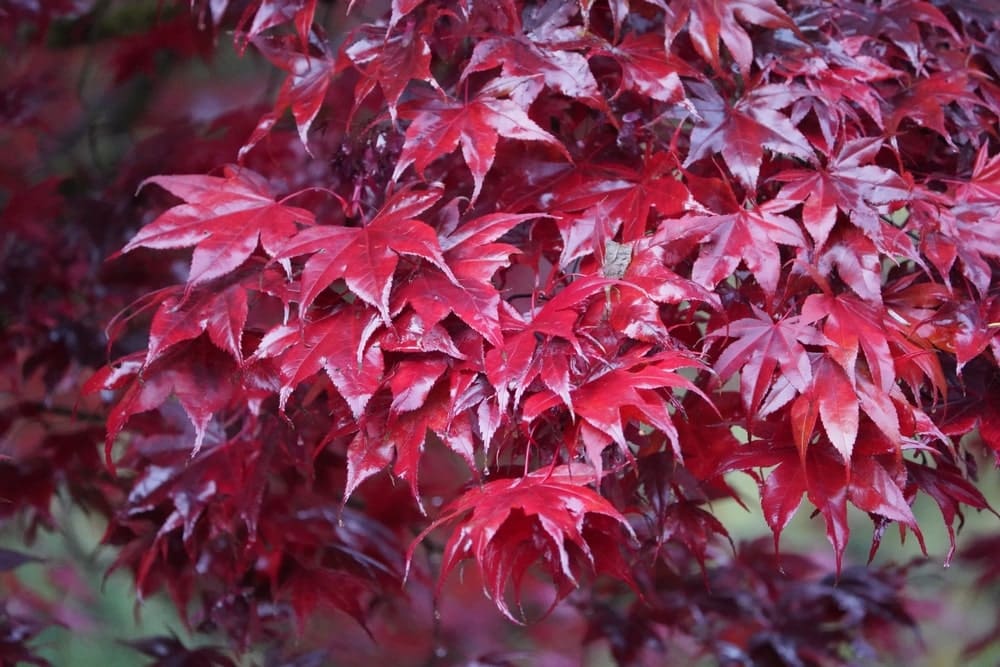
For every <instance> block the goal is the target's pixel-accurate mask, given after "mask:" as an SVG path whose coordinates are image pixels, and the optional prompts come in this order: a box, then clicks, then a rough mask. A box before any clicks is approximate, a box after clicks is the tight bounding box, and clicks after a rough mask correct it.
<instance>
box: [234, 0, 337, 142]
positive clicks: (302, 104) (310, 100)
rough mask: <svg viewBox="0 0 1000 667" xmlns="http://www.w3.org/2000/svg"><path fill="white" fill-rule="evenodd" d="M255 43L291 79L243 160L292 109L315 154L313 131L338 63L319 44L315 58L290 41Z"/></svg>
mask: <svg viewBox="0 0 1000 667" xmlns="http://www.w3.org/2000/svg"><path fill="white" fill-rule="evenodd" d="M313 4H315V1H313ZM252 41H253V44H254V46H256V47H257V49H258V50H259V51H260V52H261V53H263V54H264V56H265V57H266V58H267V59H268V60H270V61H271V62H272V63H274V64H275V65H276V66H277V67H280V68H281V69H283V70H284V71H286V72H288V77H287V78H286V79H285V82H284V83H283V84H282V85H281V90H279V91H278V99H277V100H276V101H275V104H274V111H272V112H270V113H267V114H265V115H264V116H262V117H261V119H260V120H259V121H258V122H257V127H256V128H255V129H254V131H253V134H251V135H250V138H249V139H247V141H246V143H245V144H243V146H242V147H241V148H240V152H239V158H240V160H242V159H243V157H244V156H245V155H246V154H247V153H248V152H249V151H250V150H251V149H252V148H253V147H254V146H256V145H257V144H258V143H260V141H261V140H262V139H263V138H264V137H265V136H267V133H268V132H270V131H271V128H273V127H274V125H275V123H277V122H278V120H279V119H280V118H281V114H283V113H284V112H285V109H289V108H290V109H291V110H292V116H293V117H294V118H295V125H296V127H297V128H298V131H299V139H300V140H301V141H302V145H303V146H304V147H305V149H306V151H309V152H310V153H311V151H310V148H309V128H310V127H312V123H313V121H314V120H315V119H316V115H317V114H318V113H319V110H320V107H321V106H322V105H323V101H324V99H325V98H326V91H327V89H328V88H329V87H330V77H331V75H332V74H333V72H334V71H335V69H336V62H335V60H334V59H333V57H331V55H330V53H329V52H328V51H327V49H326V45H325V43H318V46H317V50H318V54H317V55H312V54H311V53H310V52H306V53H303V52H301V51H299V50H297V49H296V48H293V44H292V42H291V40H290V39H277V38H274V39H264V38H262V37H254V38H253V39H252ZM310 45H313V46H316V45H317V41H316V40H310Z"/></svg>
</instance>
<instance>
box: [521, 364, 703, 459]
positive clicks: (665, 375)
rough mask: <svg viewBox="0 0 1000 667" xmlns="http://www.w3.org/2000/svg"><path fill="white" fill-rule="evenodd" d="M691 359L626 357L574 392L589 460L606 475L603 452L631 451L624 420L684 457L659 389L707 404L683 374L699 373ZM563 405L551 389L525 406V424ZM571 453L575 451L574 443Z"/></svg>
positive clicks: (534, 396)
mask: <svg viewBox="0 0 1000 667" xmlns="http://www.w3.org/2000/svg"><path fill="white" fill-rule="evenodd" d="M699 366H700V364H699V363H698V362H697V361H696V360H695V359H693V358H692V357H691V356H690V355H688V354H685V353H682V352H675V351H664V352H660V353H658V354H656V355H653V356H650V357H637V356H634V355H633V356H632V357H631V358H629V357H626V358H624V359H621V360H618V361H617V363H615V364H614V366H612V367H611V368H610V369H609V370H606V371H603V372H598V374H596V375H595V377H592V378H590V379H588V380H587V381H586V382H582V383H580V384H578V385H577V386H576V387H574V388H573V389H572V390H571V391H570V397H571V400H572V413H573V414H575V415H576V416H578V417H580V418H581V420H582V421H581V423H580V427H579V428H580V439H581V440H582V441H583V445H584V449H585V451H586V454H587V459H588V460H589V462H590V463H591V465H593V466H594V468H595V470H597V472H598V475H600V474H601V470H602V465H601V453H602V452H603V451H604V449H605V448H606V447H607V446H608V445H609V444H611V443H615V444H616V445H618V446H619V447H620V448H621V449H622V450H623V451H627V450H628V442H627V440H626V438H625V430H624V427H623V423H622V418H623V417H625V418H626V419H629V418H634V419H636V420H638V421H642V422H644V423H646V424H649V425H651V426H653V427H654V428H656V429H657V430H659V431H660V432H662V433H664V434H665V435H666V436H667V438H668V439H669V440H670V442H671V444H672V446H673V449H674V454H675V456H677V457H678V458H681V451H680V442H679V440H678V436H677V428H676V427H675V426H674V423H673V418H672V417H671V415H670V411H669V410H668V408H667V400H666V399H665V398H664V397H663V396H662V395H661V394H660V390H663V389H668V390H673V389H685V390H687V391H691V392H694V393H695V394H698V395H700V396H702V398H704V400H706V401H708V398H707V397H706V396H704V394H702V393H701V390H700V389H699V388H698V387H696V386H695V385H694V384H693V383H692V382H691V381H689V380H688V379H687V378H685V377H684V376H683V375H681V374H680V373H678V372H677V371H678V369H680V368H698V367H699ZM562 402H563V399H562V397H560V396H559V395H558V394H557V393H556V392H554V391H552V390H550V389H546V390H543V391H540V392H538V393H536V394H533V395H532V396H531V397H530V398H528V399H527V400H526V401H525V402H524V409H523V411H522V419H523V420H524V421H525V422H526V423H529V424H530V423H531V422H534V421H535V420H536V419H538V418H539V416H541V414H542V413H543V412H545V411H546V410H548V409H550V408H553V407H555V406H557V405H559V404H561V403H562ZM570 445H571V451H572V449H573V448H574V447H575V445H574V444H573V443H570Z"/></svg>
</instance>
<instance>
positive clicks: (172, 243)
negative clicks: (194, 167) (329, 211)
mask: <svg viewBox="0 0 1000 667" xmlns="http://www.w3.org/2000/svg"><path fill="white" fill-rule="evenodd" d="M146 183H155V184H156V185H159V186H160V187H162V188H163V189H165V190H166V191H168V192H169V193H170V194H172V195H174V196H176V197H179V198H180V199H183V200H184V202H185V203H184V204H181V205H178V206H174V207H173V208H171V209H169V210H167V211H166V212H165V213H163V214H162V215H161V216H160V217H158V218H157V219H156V220H154V221H153V222H151V223H149V224H148V225H146V226H145V227H143V228H142V229H140V230H139V233H138V234H136V235H135V236H134V237H133V238H132V240H131V241H129V242H128V243H127V244H126V245H125V247H124V248H123V249H122V253H127V252H130V251H132V250H135V249H136V248H157V249H163V248H187V247H190V246H194V247H195V249H194V255H193V256H192V258H191V271H190V273H189V274H188V278H187V282H188V285H197V284H199V283H203V282H206V281H208V280H211V279H213V278H218V277H219V276H223V275H225V274H227V273H229V272H230V271H233V270H235V269H236V268H238V267H239V266H240V265H241V264H243V262H245V261H246V260H247V258H249V257H250V255H251V254H253V252H254V250H256V249H257V242H258V240H259V241H260V244H261V245H262V246H263V248H264V251H265V252H266V253H267V254H268V255H270V256H271V257H274V256H275V255H276V254H277V252H278V250H279V249H280V248H281V247H282V246H283V245H284V243H285V241H286V240H287V239H288V238H289V237H291V236H293V235H294V234H295V233H296V231H298V227H297V225H296V223H297V222H301V223H304V224H312V223H313V222H314V216H313V214H312V212H310V211H307V210H305V209H301V208H295V207H292V206H287V205H285V204H283V203H280V202H276V201H275V200H274V194H273V192H272V190H271V188H270V186H269V184H268V183H267V181H266V180H265V179H264V178H263V177H262V176H260V175H259V174H256V173H254V172H253V171H250V170H249V169H244V168H241V167H236V166H232V165H230V166H228V167H226V170H225V176H224V177H218V176H204V175H193V176H154V177H153V178H150V179H147V180H146V181H143V184H144V185H145V184H146Z"/></svg>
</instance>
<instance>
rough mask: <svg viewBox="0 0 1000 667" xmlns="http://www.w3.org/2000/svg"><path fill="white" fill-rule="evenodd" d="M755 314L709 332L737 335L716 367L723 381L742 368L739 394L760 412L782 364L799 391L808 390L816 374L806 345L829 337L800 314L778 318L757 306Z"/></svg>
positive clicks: (751, 408)
mask: <svg viewBox="0 0 1000 667" xmlns="http://www.w3.org/2000/svg"><path fill="white" fill-rule="evenodd" d="M754 315H755V317H747V318H743V319H740V320H736V321H735V322H730V323H729V324H727V325H725V326H722V327H720V328H718V329H716V330H715V331H712V332H710V333H709V334H708V338H710V339H716V338H732V339H735V340H734V341H733V342H731V343H729V344H728V345H726V347H725V348H723V350H722V354H720V355H719V358H718V360H717V361H716V362H715V364H714V366H713V368H714V369H715V372H716V373H718V376H719V380H721V381H723V382H724V381H725V380H727V379H729V378H730V377H732V376H733V375H734V374H735V373H736V372H737V371H740V377H741V381H740V394H741V395H742V397H743V405H744V407H745V408H746V410H747V412H748V413H749V414H754V413H756V412H757V408H758V407H759V406H760V404H761V401H762V400H763V399H764V396H765V394H766V393H767V390H768V389H769V388H770V386H771V383H772V381H773V380H774V374H775V372H776V371H777V370H778V369H779V368H780V369H781V377H782V378H784V379H786V380H787V381H788V382H789V383H790V384H791V385H792V387H793V388H794V389H795V390H796V391H798V392H800V393H801V392H805V391H807V390H808V387H809V384H810V382H811V381H812V377H813V375H812V364H811V363H810V361H809V354H808V352H807V351H806V348H805V347H804V345H822V344H823V343H824V342H825V340H826V339H825V338H823V336H822V335H821V334H820V333H819V332H818V331H817V330H816V329H815V328H813V327H812V326H809V323H808V322H807V321H804V319H802V318H800V317H799V316H797V315H793V316H791V317H785V318H782V319H779V320H777V321H775V320H773V319H772V318H771V316H770V315H768V314H767V313H765V312H764V311H762V310H760V309H758V308H754Z"/></svg>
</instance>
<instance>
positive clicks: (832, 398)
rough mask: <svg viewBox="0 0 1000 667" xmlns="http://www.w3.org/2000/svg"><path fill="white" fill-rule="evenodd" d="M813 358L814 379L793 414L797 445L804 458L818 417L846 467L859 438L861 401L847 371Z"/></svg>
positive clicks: (796, 404)
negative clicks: (859, 408)
mask: <svg viewBox="0 0 1000 667" xmlns="http://www.w3.org/2000/svg"><path fill="white" fill-rule="evenodd" d="M810 357H811V359H812V377H811V378H810V381H809V384H808V386H807V388H806V390H805V391H803V392H802V393H801V394H800V395H799V397H798V398H796V399H795V403H794V404H793V405H792V407H791V412H790V415H791V419H792V430H793V433H794V434H795V445H796V447H797V448H798V450H799V452H800V455H801V456H803V458H804V457H805V452H806V449H807V448H808V446H809V442H810V441H811V440H812V435H813V430H814V428H815V424H816V421H817V417H818V418H819V420H820V421H821V422H822V424H823V428H824V429H825V431H826V436H827V439H829V441H830V443H831V444H832V445H833V446H834V448H835V449H836V450H837V452H838V453H839V454H840V455H841V457H843V459H844V463H845V465H846V464H847V463H848V462H850V461H851V454H852V452H853V450H854V443H855V441H856V440H857V437H858V406H859V403H860V401H859V399H858V395H857V392H856V391H855V390H854V387H853V386H852V385H851V381H850V378H848V377H847V374H846V373H845V372H844V369H843V368H841V367H840V366H838V365H836V364H835V363H834V362H833V361H832V360H830V358H829V357H827V356H826V355H822V354H815V355H810Z"/></svg>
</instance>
